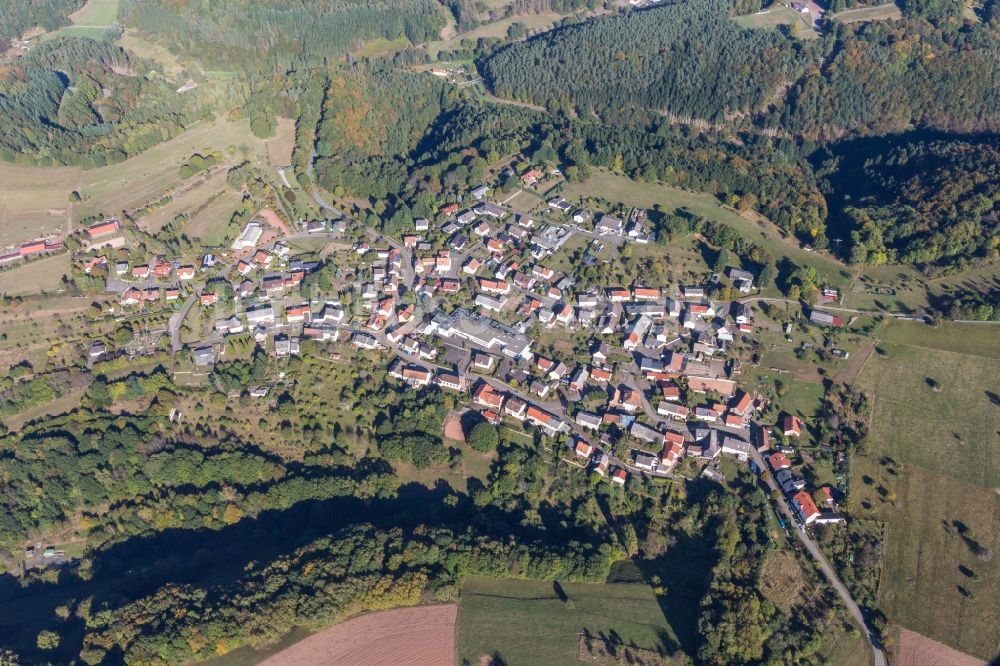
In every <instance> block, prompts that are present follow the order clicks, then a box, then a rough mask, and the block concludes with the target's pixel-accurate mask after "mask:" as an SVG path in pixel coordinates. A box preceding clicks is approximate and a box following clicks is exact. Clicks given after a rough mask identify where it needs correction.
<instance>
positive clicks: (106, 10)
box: [69, 0, 118, 27]
mask: <svg viewBox="0 0 1000 666" xmlns="http://www.w3.org/2000/svg"><path fill="white" fill-rule="evenodd" d="M69 19H70V20H71V21H72V22H73V25H80V26H95V25H96V26H102V27H103V26H109V25H111V24H113V23H117V22H118V0H88V2H87V4H85V5H84V6H83V7H81V8H80V9H79V10H77V11H76V12H73V13H72V14H70V15H69Z"/></svg>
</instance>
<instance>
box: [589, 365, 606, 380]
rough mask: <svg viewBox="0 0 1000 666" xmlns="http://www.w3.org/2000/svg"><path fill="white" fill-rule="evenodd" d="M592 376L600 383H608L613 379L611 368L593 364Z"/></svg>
mask: <svg viewBox="0 0 1000 666" xmlns="http://www.w3.org/2000/svg"><path fill="white" fill-rule="evenodd" d="M590 378H591V379H592V380H594V381H595V382H597V383H599V384H606V383H607V382H610V381H611V370H609V369H608V368H603V367H597V366H591V368H590Z"/></svg>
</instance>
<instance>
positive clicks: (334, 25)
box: [120, 0, 445, 71]
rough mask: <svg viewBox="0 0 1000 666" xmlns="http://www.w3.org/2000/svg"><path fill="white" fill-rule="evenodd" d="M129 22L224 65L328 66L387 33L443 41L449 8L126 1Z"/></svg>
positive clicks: (248, 0) (403, 3) (269, 0)
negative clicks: (441, 37) (439, 36)
mask: <svg viewBox="0 0 1000 666" xmlns="http://www.w3.org/2000/svg"><path fill="white" fill-rule="evenodd" d="M120 11H121V17H122V20H123V21H125V22H127V23H128V24H129V25H132V26H135V27H136V28H138V29H139V30H142V31H145V32H148V33H151V34H154V35H158V36H160V37H162V38H163V39H165V40H166V41H167V43H168V44H170V46H171V48H173V49H174V50H176V51H178V52H181V53H185V54H188V55H191V56H194V57H196V58H198V59H199V60H201V61H203V62H205V63H207V64H209V65H211V66H213V67H219V68H233V69H239V70H244V69H253V68H280V69H281V71H284V70H285V69H288V68H289V67H290V66H292V65H302V64H326V63H333V62H334V61H337V60H340V59H341V57H342V56H343V55H344V54H345V53H347V52H348V51H350V50H352V49H355V48H357V47H359V46H361V45H362V44H363V43H364V42H366V41H370V40H372V39H376V38H379V37H382V38H385V39H389V40H393V39H397V38H400V37H405V38H406V39H408V40H409V41H410V42H412V43H414V44H417V43H420V42H426V41H429V40H431V39H435V38H436V36H437V33H438V32H440V30H441V29H442V28H443V27H444V25H445V10H444V8H443V7H442V6H441V5H440V4H438V3H437V2H435V1H434V0H391V1H389V0H381V1H377V2H373V1H372V0H337V2H292V3H289V2H281V1H280V0H237V1H235V2H228V1H227V2H215V1H214V0H189V1H187V2H168V1H165V0H125V2H123V3H122V7H121V10H120Z"/></svg>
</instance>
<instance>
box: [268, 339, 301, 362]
mask: <svg viewBox="0 0 1000 666" xmlns="http://www.w3.org/2000/svg"><path fill="white" fill-rule="evenodd" d="M274 355H275V356H277V357H279V358H284V357H286V356H298V355H299V340H298V338H289V337H287V336H284V335H283V336H281V337H276V338H275V339H274Z"/></svg>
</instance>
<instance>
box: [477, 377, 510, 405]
mask: <svg viewBox="0 0 1000 666" xmlns="http://www.w3.org/2000/svg"><path fill="white" fill-rule="evenodd" d="M506 397H507V396H506V395H505V394H503V393H501V392H499V391H497V390H496V389H495V388H493V387H492V386H491V385H489V384H487V383H486V382H480V383H479V384H478V385H477V386H476V388H475V389H474V390H473V391H472V401H473V402H475V403H476V404H477V405H481V406H483V407H488V408H491V409H495V410H497V411H499V410H500V409H501V408H503V403H504V400H505V399H506Z"/></svg>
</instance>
